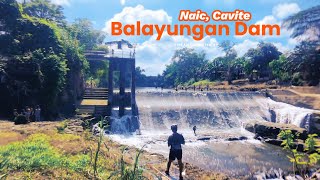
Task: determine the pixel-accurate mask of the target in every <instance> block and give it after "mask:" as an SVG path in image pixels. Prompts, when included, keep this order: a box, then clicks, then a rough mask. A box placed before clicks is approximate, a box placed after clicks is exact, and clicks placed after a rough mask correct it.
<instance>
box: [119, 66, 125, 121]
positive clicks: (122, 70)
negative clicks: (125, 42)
mask: <svg viewBox="0 0 320 180" xmlns="http://www.w3.org/2000/svg"><path fill="white" fill-rule="evenodd" d="M119 80H120V82H119V83H120V88H119V89H120V94H119V96H120V102H119V117H122V116H123V115H124V108H125V102H124V101H125V90H126V87H125V85H126V63H125V61H122V62H121V63H120V79H119Z"/></svg>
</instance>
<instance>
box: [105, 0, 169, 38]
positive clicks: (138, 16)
mask: <svg viewBox="0 0 320 180" xmlns="http://www.w3.org/2000/svg"><path fill="white" fill-rule="evenodd" d="M137 21H140V22H141V24H171V22H172V17H171V16H169V15H168V13H167V12H166V11H164V10H163V9H159V10H150V9H145V8H144V7H143V6H142V5H137V6H136V7H125V8H123V9H122V11H121V12H120V13H117V14H115V15H114V16H113V17H112V18H111V19H109V20H107V21H106V23H105V27H104V28H103V31H105V32H107V33H108V34H111V22H121V23H122V24H136V22H137ZM118 39H119V37H118Z"/></svg>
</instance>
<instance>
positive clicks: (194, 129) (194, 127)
mask: <svg viewBox="0 0 320 180" xmlns="http://www.w3.org/2000/svg"><path fill="white" fill-rule="evenodd" d="M192 130H193V133H194V135H195V136H197V133H196V130H197V126H193V128H192Z"/></svg>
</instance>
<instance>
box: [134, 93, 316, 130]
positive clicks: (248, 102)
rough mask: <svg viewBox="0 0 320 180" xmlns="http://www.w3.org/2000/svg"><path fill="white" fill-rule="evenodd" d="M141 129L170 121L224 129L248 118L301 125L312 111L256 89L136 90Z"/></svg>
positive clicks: (163, 124)
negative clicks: (224, 90)
mask: <svg viewBox="0 0 320 180" xmlns="http://www.w3.org/2000/svg"><path fill="white" fill-rule="evenodd" d="M137 105H138V107H139V114H140V121H141V125H142V128H143V129H155V130H161V129H168V128H169V127H170V126H171V125H172V124H178V125H179V126H180V127H182V128H188V129H190V128H191V127H193V126H194V125H196V126H199V127H201V128H210V129H212V128H213V129H228V128H233V127H240V126H241V124H242V123H244V122H247V121H250V120H261V121H271V122H277V123H288V124H294V125H296V126H299V127H304V125H305V124H306V123H305V121H306V119H307V117H308V116H309V115H310V114H311V113H312V111H313V110H309V109H304V108H298V107H295V106H292V105H289V104H285V103H281V102H275V101H273V100H271V99H269V98H266V97H264V96H263V94H261V93H259V92H170V91H167V92H160V91H152V92H146V91H141V92H139V93H137Z"/></svg>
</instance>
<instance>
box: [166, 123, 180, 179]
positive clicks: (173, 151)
mask: <svg viewBox="0 0 320 180" xmlns="http://www.w3.org/2000/svg"><path fill="white" fill-rule="evenodd" d="M171 130H172V132H173V133H172V135H171V136H169V138H168V146H169V147H170V153H169V161H168V164H167V170H166V174H167V175H168V176H169V170H170V166H171V163H172V162H173V161H174V160H175V159H178V164H179V171H180V180H182V179H183V177H182V171H183V163H182V148H181V144H184V143H185V142H184V137H183V136H182V135H181V134H179V133H177V131H178V126H177V125H172V126H171Z"/></svg>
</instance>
